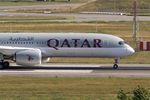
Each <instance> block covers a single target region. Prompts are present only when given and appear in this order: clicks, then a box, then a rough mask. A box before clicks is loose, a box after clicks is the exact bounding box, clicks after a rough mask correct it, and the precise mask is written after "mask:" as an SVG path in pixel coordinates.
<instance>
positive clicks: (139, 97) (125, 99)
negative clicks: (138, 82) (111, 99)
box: [117, 86, 150, 100]
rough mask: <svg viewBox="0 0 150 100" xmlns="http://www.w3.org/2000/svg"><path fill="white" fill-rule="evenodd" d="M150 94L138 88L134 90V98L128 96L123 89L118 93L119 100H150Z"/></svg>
mask: <svg viewBox="0 0 150 100" xmlns="http://www.w3.org/2000/svg"><path fill="white" fill-rule="evenodd" d="M149 98H150V93H149V91H148V90H146V89H144V88H142V87H140V86H138V87H137V88H135V89H134V90H133V96H132V97H131V95H129V96H128V95H127V93H125V92H124V91H123V90H122V89H120V90H119V91H118V93H117V99H118V100H150V99H149Z"/></svg>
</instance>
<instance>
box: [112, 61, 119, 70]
mask: <svg viewBox="0 0 150 100" xmlns="http://www.w3.org/2000/svg"><path fill="white" fill-rule="evenodd" d="M113 68H114V69H117V68H118V59H115V63H114V65H113Z"/></svg>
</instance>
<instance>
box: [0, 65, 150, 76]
mask: <svg viewBox="0 0 150 100" xmlns="http://www.w3.org/2000/svg"><path fill="white" fill-rule="evenodd" d="M3 75H7V76H33V77H145V78H146V77H148V78H149V77H150V64H140V65H138V64H120V65H119V68H118V69H113V68H112V64H101V65H98V64H44V65H41V66H34V67H25V66H23V67H21V66H17V65H15V64H12V66H11V67H10V68H9V69H5V70H0V76H3Z"/></svg>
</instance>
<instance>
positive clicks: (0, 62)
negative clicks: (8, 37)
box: [0, 54, 9, 69]
mask: <svg viewBox="0 0 150 100" xmlns="http://www.w3.org/2000/svg"><path fill="white" fill-rule="evenodd" d="M7 68H9V62H8V61H4V55H3V54H0V69H7Z"/></svg>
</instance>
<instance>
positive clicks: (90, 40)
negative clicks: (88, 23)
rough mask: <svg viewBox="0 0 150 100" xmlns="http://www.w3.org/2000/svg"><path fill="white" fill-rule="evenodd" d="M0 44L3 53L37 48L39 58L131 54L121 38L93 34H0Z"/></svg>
mask: <svg viewBox="0 0 150 100" xmlns="http://www.w3.org/2000/svg"><path fill="white" fill-rule="evenodd" d="M120 42H121V43H120ZM122 42H123V44H122ZM0 46H3V47H5V46H6V47H7V49H6V50H5V49H3V50H1V51H0V52H2V53H3V54H4V55H13V54H15V52H16V51H18V50H19V51H20V50H26V49H39V50H41V53H42V57H108V58H112V57H113V58H119V57H123V56H128V55H131V54H133V53H134V50H133V49H132V48H131V47H130V46H129V45H127V44H125V43H124V40H123V39H121V38H119V37H116V36H113V35H106V34H94V33H93V34H92V33H0Z"/></svg>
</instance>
